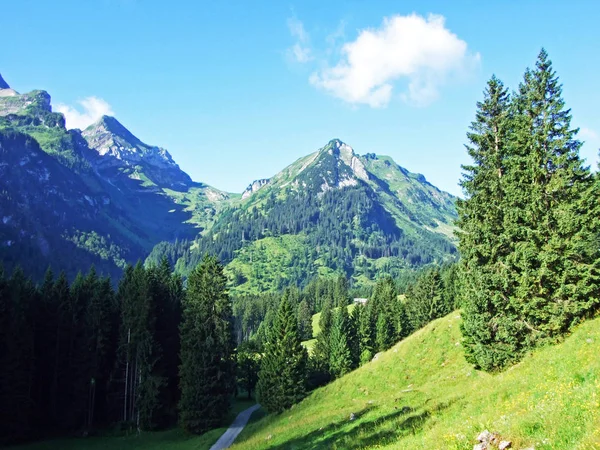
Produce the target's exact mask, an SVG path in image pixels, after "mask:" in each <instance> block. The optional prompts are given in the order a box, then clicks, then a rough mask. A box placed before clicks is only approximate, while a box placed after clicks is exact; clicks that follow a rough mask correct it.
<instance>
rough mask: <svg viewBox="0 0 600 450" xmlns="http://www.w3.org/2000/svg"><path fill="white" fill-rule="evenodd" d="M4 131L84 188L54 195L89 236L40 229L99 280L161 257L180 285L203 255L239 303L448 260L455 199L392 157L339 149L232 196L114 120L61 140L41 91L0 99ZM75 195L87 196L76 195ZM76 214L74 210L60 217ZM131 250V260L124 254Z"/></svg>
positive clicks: (327, 149)
mask: <svg viewBox="0 0 600 450" xmlns="http://www.w3.org/2000/svg"><path fill="white" fill-rule="evenodd" d="M2 130H4V131H5V132H13V131H14V132H17V133H22V134H24V135H25V136H29V137H31V138H33V139H35V140H36V141H37V142H39V145H40V148H41V150H43V151H44V152H45V153H47V154H48V155H49V156H50V157H51V158H54V159H55V160H56V161H57V162H58V163H59V164H61V165H62V166H64V167H65V168H66V169H68V170H69V171H71V172H72V173H73V176H74V177H75V178H73V180H74V181H73V182H74V183H77V184H78V185H81V186H82V187H81V188H78V189H77V190H74V192H73V194H72V196H73V198H69V195H70V194H68V193H67V192H63V194H62V195H63V196H64V197H65V198H66V199H68V200H69V201H68V202H67V204H69V205H73V206H74V205H76V204H79V203H78V202H80V201H81V198H80V197H82V196H83V195H87V196H88V197H89V198H90V199H92V203H93V204H94V205H95V207H96V206H97V211H96V212H94V213H93V214H96V215H97V218H96V220H97V221H98V222H97V223H96V224H94V223H92V222H86V223H85V224H84V225H83V228H77V226H73V224H74V223H76V221H75V220H73V221H72V222H73V223H69V221H67V222H58V223H57V226H58V224H60V226H61V227H63V229H61V230H58V229H55V228H53V224H47V227H48V231H47V232H48V233H56V234H58V235H59V236H63V239H67V238H68V239H71V241H73V240H74V241H75V242H76V243H77V245H79V248H80V249H84V250H87V251H89V252H91V253H92V254H93V255H96V256H98V255H104V258H105V262H99V264H100V268H106V267H108V266H106V264H105V263H109V262H110V264H113V266H114V264H117V266H118V267H122V266H123V261H126V262H130V263H131V262H135V258H139V257H147V259H146V262H147V263H152V262H156V261H157V259H158V258H160V257H161V256H162V255H166V254H168V255H170V256H169V257H170V260H171V261H172V263H173V264H174V265H175V266H176V268H177V270H178V271H179V272H180V273H182V274H184V275H185V274H186V273H187V272H188V271H189V270H190V267H192V266H193V265H194V264H195V263H196V262H197V260H198V259H199V258H200V257H201V255H202V254H203V252H210V253H214V254H217V255H219V257H220V258H221V260H222V261H223V262H224V263H225V264H226V265H227V268H226V271H227V273H228V275H229V276H230V281H231V287H232V289H233V290H234V291H236V290H237V291H239V292H244V291H252V290H255V289H257V286H258V285H260V286H261V289H262V288H264V289H267V290H269V289H279V288H281V287H282V286H284V285H286V284H289V283H295V284H302V283H305V282H306V281H307V280H308V279H309V278H311V277H314V276H316V275H318V274H321V275H326V274H328V273H334V272H336V271H342V272H345V273H346V274H348V275H351V276H353V277H354V280H355V282H356V283H358V284H364V283H368V282H370V281H369V280H372V279H373V278H374V277H375V276H376V275H377V274H379V273H396V272H397V271H401V270H412V268H415V267H419V266H421V265H424V264H430V263H441V262H444V261H447V260H451V259H453V258H454V255H455V253H456V248H455V246H454V238H453V231H454V226H453V220H454V218H455V216H456V211H455V208H454V197H452V196H451V195H450V194H448V193H445V192H443V191H440V190H439V189H437V188H435V186H433V185H431V184H430V183H428V182H427V181H426V179H425V177H423V176H422V175H420V174H412V173H411V172H409V171H408V170H406V169H404V168H402V167H401V166H399V165H398V164H396V163H395V162H394V161H393V160H392V159H391V158H390V157H387V156H378V155H374V154H369V153H367V154H365V155H360V154H358V153H356V152H355V151H354V149H353V148H352V147H351V146H350V145H348V144H346V143H344V142H343V141H341V140H340V139H337V138H336V139H332V140H330V141H329V142H328V143H327V144H326V145H325V146H323V147H321V148H319V149H318V150H317V151H315V152H312V153H310V154H308V155H306V156H304V157H302V158H299V159H298V160H296V161H295V162H293V163H292V164H290V165H288V166H287V167H285V168H284V169H282V170H281V171H279V172H277V173H276V174H274V175H273V176H272V177H270V178H268V179H259V180H255V181H254V182H252V183H250V185H249V186H248V188H247V189H246V190H244V191H243V192H242V193H239V194H232V193H227V192H224V191H221V190H219V189H216V188H213V187H211V186H208V185H206V184H203V183H200V182H194V181H192V179H191V177H189V175H188V174H187V173H185V172H184V171H183V170H182V169H181V168H180V167H179V165H177V163H176V162H175V161H174V159H173V158H172V156H171V155H170V153H169V152H168V151H167V150H166V149H164V148H162V147H158V146H154V145H149V144H146V143H144V142H143V141H142V140H141V139H139V138H138V137H137V136H136V135H134V134H133V133H132V132H131V131H130V130H129V129H128V128H127V127H126V126H124V125H123V124H122V123H121V122H119V120H118V119H117V118H115V117H111V116H102V117H101V118H99V120H97V121H96V122H95V123H93V124H91V125H90V126H88V127H86V128H85V129H84V130H78V129H73V130H67V129H66V126H65V120H64V116H63V115H62V114H60V113H56V112H53V110H52V104H51V97H50V95H49V94H48V93H47V92H46V91H39V90H38V91H31V92H29V93H25V94H16V95H14V96H10V97H0V132H2ZM19 186H20V187H19V189H20V190H21V191H19V192H15V194H18V195H22V198H24V199H27V198H28V195H27V192H24V191H25V190H26V187H25V186H22V185H19ZM84 186H87V187H85V188H84ZM15 188H16V187H11V186H7V189H8V190H9V191H10V190H11V189H15ZM84 189H90V192H91V194H89V195H88V194H81V192H83V190H84ZM94 199H97V200H94ZM85 203H89V202H87V201H85ZM37 205H38V207H39V208H42V205H41V204H37ZM65 208H67V207H66V206H65ZM67 209H68V208H67ZM67 209H65V211H66V210H67ZM31 213H32V214H34V213H35V212H33V211H32V212H31ZM39 213H40V214H41V210H40V212H39ZM79 213H80V211H77V209H76V208H75V209H73V210H72V211H71V212H69V213H67V216H73V217H76V216H77V214H79ZM105 225H106V226H105ZM111 227H112V228H111ZM114 227H116V228H114ZM113 228H114V229H113ZM109 229H112V230H113V231H112V232H109V231H108V230H109ZM116 230H119V231H116ZM73 236H78V237H77V238H73ZM90 236H97V237H94V238H93V239H91V240H90V238H89V237H90ZM115 239H117V241H118V242H120V243H119V244H114V242H116V241H115ZM59 240H60V239H59ZM128 241H131V242H134V243H135V245H133V247H131V248H135V249H136V250H135V251H132V252H127V251H124V250H123V249H124V248H125V247H127V245H128V244H127V242H128ZM53 242H54V241H53ZM56 242H58V241H56ZM182 243H185V244H182ZM115 245H116V247H115ZM111 246H112V247H111ZM110 248H112V249H113V251H112V252H111V251H109V249H110ZM267 249H271V250H272V251H274V252H275V254H276V255H279V256H273V261H275V260H276V259H278V258H279V259H278V260H280V262H281V261H287V262H285V263H283V264H284V267H283V270H281V271H280V273H278V274H274V273H273V272H274V270H273V267H269V261H266V260H265V257H266V255H267V254H269V251H271V250H269V251H267ZM1 251H2V248H1V243H0V252H1ZM107 255H113V256H110V257H109V256H107ZM115 255H119V256H115ZM124 255H125V256H124ZM126 255H129V256H126ZM272 255H274V254H272ZM111 258H112V260H111ZM257 258H258V259H259V260H265V264H264V267H262V269H263V270H264V277H263V279H262V281H260V283H259V282H257V283H258V284H256V283H255V284H254V285H253V284H252V283H253V282H250V284H248V282H249V280H251V279H252V278H253V277H254V276H253V274H252V273H251V271H252V270H253V269H252V265H253V263H252V261H255V260H256V259H257ZM281 258H283V259H281ZM271 265H272V264H271ZM113 266H110V267H113ZM113 268H114V267H113ZM107 270H108V269H107ZM110 270H112V269H110ZM110 270H109V271H110ZM254 270H255V269H254ZM113 272H114V270H113ZM262 275H263V274H259V276H262ZM254 278H255V277H254ZM235 280H237V281H242V282H241V283H237V284H236V281H235ZM244 280H245V281H244ZM265 280H267V281H265Z"/></svg>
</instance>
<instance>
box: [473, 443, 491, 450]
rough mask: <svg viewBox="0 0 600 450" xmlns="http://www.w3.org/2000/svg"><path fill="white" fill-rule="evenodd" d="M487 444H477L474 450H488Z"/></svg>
mask: <svg viewBox="0 0 600 450" xmlns="http://www.w3.org/2000/svg"><path fill="white" fill-rule="evenodd" d="M487 448H488V447H487V444H475V445H474V446H473V450H487Z"/></svg>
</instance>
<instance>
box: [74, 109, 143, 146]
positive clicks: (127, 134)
mask: <svg viewBox="0 0 600 450" xmlns="http://www.w3.org/2000/svg"><path fill="white" fill-rule="evenodd" d="M94 129H97V130H98V129H102V130H104V131H106V132H109V133H111V134H114V135H116V136H119V137H121V138H123V139H125V140H126V141H127V142H129V143H131V144H133V145H136V146H138V145H140V144H142V145H145V144H144V143H143V142H142V141H140V140H139V139H138V138H137V137H136V136H134V135H133V133H132V132H131V131H129V130H128V129H127V128H126V127H125V126H124V125H123V124H122V123H121V122H119V121H118V120H117V119H116V118H115V117H113V116H102V117H100V119H98V121H97V122H96V123H93V124H92V125H90V126H89V127H87V128H86V129H85V131H88V130H90V131H91V130H94Z"/></svg>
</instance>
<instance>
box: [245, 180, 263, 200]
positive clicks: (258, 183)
mask: <svg viewBox="0 0 600 450" xmlns="http://www.w3.org/2000/svg"><path fill="white" fill-rule="evenodd" d="M268 183H269V179H268V178H263V179H260V180H254V181H253V182H252V183H251V184H250V185H248V187H247V188H246V189H245V190H244V192H242V200H244V199H246V198H248V197H250V196H251V195H252V194H254V193H255V192H256V191H258V190H259V189H260V188H262V187H263V186H265V185H266V184H268Z"/></svg>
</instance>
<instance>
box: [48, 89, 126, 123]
mask: <svg viewBox="0 0 600 450" xmlns="http://www.w3.org/2000/svg"><path fill="white" fill-rule="evenodd" d="M77 103H78V104H79V106H80V108H75V107H73V106H69V105H65V104H62V103H61V104H58V105H56V110H57V111H58V112H60V113H63V114H64V116H65V121H66V122H67V128H69V129H72V128H80V129H82V130H83V129H85V128H86V127H88V126H89V125H91V124H92V123H94V122H96V121H97V120H98V119H100V117H102V116H112V115H114V114H115V113H114V112H113V110H112V108H111V106H110V105H109V104H108V103H107V102H106V101H105V100H103V99H101V98H98V97H94V96H92V97H86V98H84V99H82V100H78V101H77Z"/></svg>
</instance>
